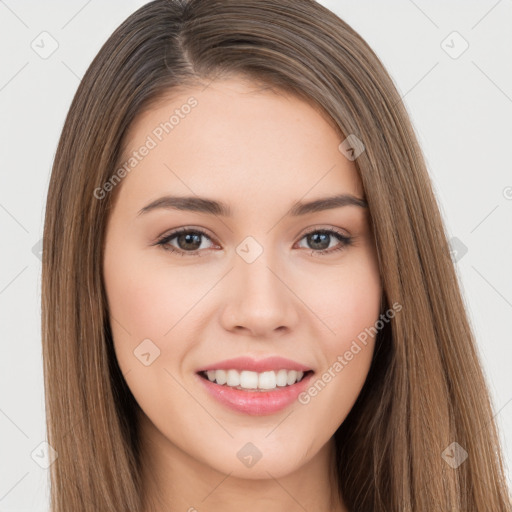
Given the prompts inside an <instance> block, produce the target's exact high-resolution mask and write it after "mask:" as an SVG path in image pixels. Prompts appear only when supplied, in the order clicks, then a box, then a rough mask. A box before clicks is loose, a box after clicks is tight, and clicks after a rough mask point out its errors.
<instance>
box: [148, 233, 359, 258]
mask: <svg viewBox="0 0 512 512" xmlns="http://www.w3.org/2000/svg"><path fill="white" fill-rule="evenodd" d="M182 233H193V234H201V235H203V236H204V237H206V238H208V239H209V240H211V237H210V236H209V235H208V234H207V233H206V232H204V231H203V230H202V229H199V228H194V229H191V228H180V229H176V230H175V231H173V232H172V233H169V234H167V235H164V236H163V237H161V238H159V239H158V240H157V242H156V243H155V244H154V245H159V246H161V247H162V249H164V250H165V251H169V252H172V253H177V254H179V255H180V256H185V255H187V256H201V252H203V251H202V250H195V251H183V250H181V249H176V247H173V246H172V245H168V244H169V242H170V241H171V240H172V239H173V238H176V236H177V235H180V234H182ZM313 233H322V234H328V235H333V236H334V237H335V238H337V239H338V240H339V241H340V242H341V243H340V244H339V246H338V247H336V248H334V249H333V248H331V249H322V250H319V251H315V250H314V249H311V256H318V255H320V256H322V255H324V254H332V253H334V252H336V251H340V250H343V249H345V248H346V247H347V246H349V245H351V244H352V241H353V240H352V237H348V236H346V235H344V234H343V233H341V232H340V231H337V230H336V229H314V230H312V231H308V232H307V233H304V234H303V235H302V237H301V238H300V240H302V239H303V238H305V237H306V236H308V235H311V234H313Z"/></svg>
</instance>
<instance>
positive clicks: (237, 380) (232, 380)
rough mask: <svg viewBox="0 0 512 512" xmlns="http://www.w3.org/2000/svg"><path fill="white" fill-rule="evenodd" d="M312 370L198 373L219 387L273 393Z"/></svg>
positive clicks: (290, 384)
mask: <svg viewBox="0 0 512 512" xmlns="http://www.w3.org/2000/svg"><path fill="white" fill-rule="evenodd" d="M312 373H313V370H308V371H305V372H303V371H297V370H287V369H284V368H283V369H281V370H278V371H266V372H253V371H249V370H242V371H238V370H234V369H232V370H208V371H200V372H198V375H200V376H201V377H202V378H204V379H206V380H208V381H210V382H212V383H214V384H218V385H220V386H223V387H226V388H232V389H238V390H241V391H260V392H265V391H273V390H279V389H285V388H289V387H291V386H293V385H294V384H297V383H298V382H300V381H301V380H303V379H304V378H305V377H307V376H308V375H309V374H312Z"/></svg>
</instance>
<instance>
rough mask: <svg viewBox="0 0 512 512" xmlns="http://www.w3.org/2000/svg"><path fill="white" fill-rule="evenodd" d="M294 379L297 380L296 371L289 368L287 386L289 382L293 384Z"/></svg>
mask: <svg viewBox="0 0 512 512" xmlns="http://www.w3.org/2000/svg"><path fill="white" fill-rule="evenodd" d="M296 381H297V371H296V370H290V371H289V372H288V377H287V379H286V384H288V386H289V385H290V384H293V383H294V382H296Z"/></svg>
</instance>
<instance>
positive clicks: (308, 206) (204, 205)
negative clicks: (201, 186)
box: [137, 194, 368, 217]
mask: <svg viewBox="0 0 512 512" xmlns="http://www.w3.org/2000/svg"><path fill="white" fill-rule="evenodd" d="M342 206H358V207H360V208H368V203H367V202H366V201H365V200H364V199H360V198H358V197H356V196H353V195H352V194H338V195H335V196H330V197H322V198H320V199H315V200H314V201H309V202H301V201H298V202H296V203H294V204H293V205H292V207H291V208H290V209H289V210H288V212H287V213H286V214H285V215H288V216H292V217H299V216H301V215H306V214H308V213H316V212H320V211H323V210H331V209H333V208H340V207H342ZM161 208H163V209H166V210H181V211H190V212H198V213H207V214H210V215H218V216H221V217H231V216H232V215H233V214H232V210H231V208H230V207H229V206H228V205H227V204H226V203H223V202H222V201H215V200H213V199H207V198H204V197H197V196H163V197H160V198H159V199H156V200H155V201H152V202H151V203H149V204H148V205H147V206H144V208H142V209H141V210H140V211H139V212H138V213H137V216H139V215H143V214H145V213H148V212H150V211H153V210H157V209H161Z"/></svg>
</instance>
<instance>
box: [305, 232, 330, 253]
mask: <svg viewBox="0 0 512 512" xmlns="http://www.w3.org/2000/svg"><path fill="white" fill-rule="evenodd" d="M329 236H330V235H329V234H328V233H313V234H312V235H310V237H311V238H310V239H313V244H312V245H313V248H314V249H320V250H323V249H327V247H329ZM319 237H322V238H323V243H322V242H318V238H319ZM326 240H327V245H326V246H324V247H318V246H316V245H317V244H318V243H319V244H320V245H322V244H323V245H325V241H326Z"/></svg>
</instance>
